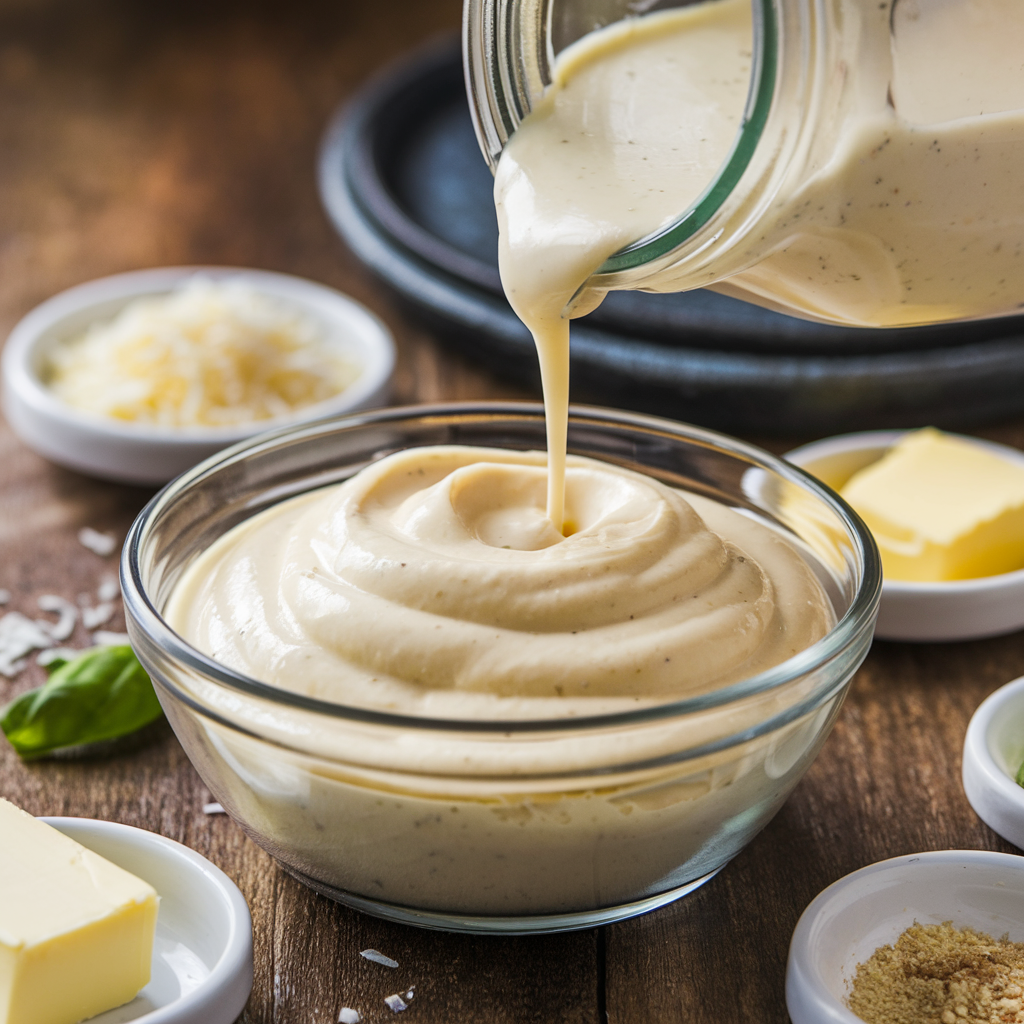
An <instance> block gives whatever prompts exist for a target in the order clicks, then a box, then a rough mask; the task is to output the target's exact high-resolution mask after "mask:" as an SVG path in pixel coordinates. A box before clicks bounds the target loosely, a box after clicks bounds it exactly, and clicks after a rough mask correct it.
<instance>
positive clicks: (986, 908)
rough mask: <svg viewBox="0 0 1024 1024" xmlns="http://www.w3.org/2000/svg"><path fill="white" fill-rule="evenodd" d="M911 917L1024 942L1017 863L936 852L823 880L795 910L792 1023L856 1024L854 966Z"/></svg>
mask: <svg viewBox="0 0 1024 1024" xmlns="http://www.w3.org/2000/svg"><path fill="white" fill-rule="evenodd" d="M915 921H916V922H918V923H920V924H942V923H943V922H945V921H952V922H953V924H954V925H955V926H956V927H958V928H974V929H976V930H977V931H981V932H986V933H987V934H989V935H1004V934H1007V933H1008V934H1009V937H1010V939H1011V940H1013V941H1015V942H1020V941H1022V940H1024V861H1021V859H1020V857H1014V856H1012V855H1011V854H1008V853H992V852H990V851H987V850H940V851H934V852H930V853H918V854H913V855H911V856H909V857H894V858H893V859H892V860H883V861H879V862H878V863H877V864H870V865H868V866H867V867H865V868H861V869H860V870H859V871H854V872H853V873H852V874H849V875H846V877H845V878H841V879H839V881H838V882H835V883H834V884H832V885H830V886H829V887H828V888H827V889H825V890H824V891H823V892H822V893H820V894H819V895H818V896H817V897H816V898H815V899H814V900H813V901H812V902H811V904H810V905H809V906H808V907H807V909H806V910H805V911H804V912H803V914H802V915H801V917H800V920H799V921H798V922H797V926H796V929H795V931H794V932H793V941H792V943H791V944H790V947H789V963H788V965H787V969H786V1007H787V1009H788V1010H789V1017H790V1020H791V1021H792V1022H793V1024H863V1021H862V1020H861V1019H860V1018H859V1017H857V1016H856V1015H855V1014H854V1013H853V1012H851V1010H850V1009H849V1008H848V1007H847V1006H846V1001H845V1000H846V997H847V995H848V993H849V989H850V985H851V983H852V981H853V978H854V975H855V973H856V968H857V965H858V964H860V963H863V962H864V961H865V960H867V959H868V958H869V957H870V956H871V954H872V953H873V952H874V951H875V950H876V949H877V948H878V947H879V946H884V945H889V944H891V943H893V942H895V940H896V939H897V938H898V937H899V936H900V935H901V934H902V933H903V931H905V930H906V929H907V928H909V927H910V926H911V925H912V924H914V922H915Z"/></svg>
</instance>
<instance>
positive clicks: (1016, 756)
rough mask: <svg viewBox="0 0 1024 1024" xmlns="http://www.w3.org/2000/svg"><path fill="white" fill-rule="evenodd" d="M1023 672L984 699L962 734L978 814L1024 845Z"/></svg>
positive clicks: (970, 795) (969, 790)
mask: <svg viewBox="0 0 1024 1024" xmlns="http://www.w3.org/2000/svg"><path fill="white" fill-rule="evenodd" d="M1022 762H1024V676H1022V677H1021V678H1020V679H1015V680H1013V682H1012V683H1007V684H1006V685H1005V686H1001V687H1000V688H999V689H998V690H996V692H995V693H993V694H991V695H990V696H989V697H987V698H986V699H985V701H984V702H983V703H982V704H981V706H980V707H979V708H978V710H977V711H975V712H974V715H973V716H972V717H971V724H970V725H969V726H968V727H967V736H966V738H965V739H964V760H963V782H964V792H965V793H966V794H967V799H968V801H969V802H970V805H971V806H972V807H973V808H974V810H975V813H977V815H978V817H979V818H981V820H982V821H983V822H985V824H986V825H988V827H989V828H991V829H992V830H993V831H994V832H997V833H998V834H999V835H1001V836H1002V837H1003V838H1004V839H1005V840H1006V841H1007V842H1009V843H1013V845H1014V846H1019V847H1020V848H1021V849H1024V788H1022V787H1021V786H1018V785H1017V782H1016V775H1017V770H1018V769H1019V768H1020V766H1021V763H1022Z"/></svg>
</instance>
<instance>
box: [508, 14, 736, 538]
mask: <svg viewBox="0 0 1024 1024" xmlns="http://www.w3.org/2000/svg"><path fill="white" fill-rule="evenodd" d="M751 47H752V29H751V19H750V0H721V2H718V3H714V4H701V5H697V6H694V7H688V8H684V9H682V10H679V11H667V12H663V13H658V14H653V15H648V16H646V17H643V18H632V19H628V20H627V21H625V22H621V23H619V24H617V25H615V26H614V27H612V28H608V29H604V30H602V31H600V32H595V33H591V34H590V35H588V36H586V37H585V38H584V39H582V40H580V41H579V42H578V43H576V44H574V45H573V46H571V47H569V49H567V50H566V51H565V52H564V53H562V54H561V55H560V56H559V59H558V61H557V63H556V65H555V69H554V83H553V85H552V86H551V88H550V89H549V90H548V92H547V94H546V95H545V97H544V99H543V100H542V101H541V102H540V103H539V104H538V105H537V107H536V108H535V109H534V110H533V111H532V112H531V113H530V115H529V117H527V118H526V119H525V120H524V121H523V123H522V124H521V125H520V126H519V128H518V129H517V130H516V132H515V134H514V135H513V136H512V138H511V139H510V140H509V142H508V145H507V146H506V147H505V150H504V152H503V153H502V155H501V160H500V161H499V163H498V169H497V173H496V176H495V181H494V203H495V208H496V210H497V214H498V225H499V229H500V235H499V267H500V270H501V280H502V284H503V286H504V288H505V294H506V295H507V296H508V300H509V302H510V303H511V304H512V308H513V309H514V310H515V311H516V313H517V314H518V315H519V317H520V318H521V319H522V321H523V322H524V323H525V324H526V326H527V327H528V328H529V329H530V331H531V332H532V333H533V337H534V340H535V341H536V344H537V353H538V355H539V357H540V368H541V380H542V384H543V387H544V413H545V417H546V419H547V430H548V456H549V459H550V464H549V473H550V479H549V482H548V504H547V508H548V515H549V517H550V519H551V521H552V522H553V523H554V524H555V527H556V528H557V529H561V528H562V526H563V522H562V515H563V512H562V508H563V505H562V502H563V497H562V495H563V490H564V485H563V479H564V471H565V445H566V424H567V421H568V405H569V321H568V319H567V317H568V315H570V310H569V307H570V305H571V307H572V309H571V315H580V314H582V313H585V312H587V311H588V309H591V308H593V306H594V305H596V304H597V302H599V301H600V299H601V297H602V296H601V295H600V294H596V295H595V294H588V293H586V291H585V289H584V285H585V282H586V281H587V279H588V278H589V277H590V275H591V274H593V272H594V271H595V270H596V269H597V268H598V267H599V266H600V265H601V264H602V263H603V262H604V261H605V260H606V259H607V258H608V257H609V256H610V255H611V254H612V253H613V252H615V251H616V250H618V249H621V248H622V247H623V246H625V245H628V244H629V243H630V242H633V241H635V240H636V239H638V238H641V237H643V236H644V235H647V234H650V233H651V232H653V231H655V230H656V229H657V228H658V227H660V226H661V225H662V224H665V223H667V222H670V221H671V220H673V219H674V218H675V217H676V216H677V215H678V214H679V212H680V211H682V210H685V209H686V208H687V207H688V206H689V205H690V204H691V203H692V202H693V201H694V200H695V199H697V197H698V196H699V195H700V193H701V192H702V191H703V189H704V188H705V187H706V186H707V184H708V183H709V182H710V180H711V179H712V177H713V176H714V172H715V171H716V170H717V168H718V167H719V166H720V165H721V163H722V162H723V161H724V160H725V158H726V156H727V155H728V153H729V149H730V147H731V146H732V143H733V139H734V138H735V136H736V132H737V130H738V129H739V127H740V124H741V121H742V117H743V107H744V103H745V101H746V96H747V90H748V87H749V81H750V62H751ZM581 289H584V291H583V293H582V294H579V295H578V294H577V293H579V292H580V291H581Z"/></svg>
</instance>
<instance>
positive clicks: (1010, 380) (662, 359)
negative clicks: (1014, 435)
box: [320, 41, 1024, 433]
mask: <svg viewBox="0 0 1024 1024" xmlns="http://www.w3.org/2000/svg"><path fill="white" fill-rule="evenodd" d="M320 190H321V195H322V197H323V201H324V204H325V206H326V208H327V211H328V213H329V215H330V217H331V219H332V221H333V222H334V224H335V226H336V227H337V229H338V231H339V233H340V234H341V236H342V238H343V239H344V240H345V241H346V242H347V243H348V245H349V246H350V248H351V249H352V250H353V251H354V252H355V253H356V255H357V256H359V257H360V259H362V260H363V261H364V262H365V263H366V264H367V265H368V266H370V267H371V268H372V269H373V270H374V271H375V272H376V273H377V274H379V275H380V277H382V278H383V279H384V280H385V281H386V282H387V283H388V284H389V285H390V286H391V287H392V288H393V289H394V290H395V291H396V292H397V293H398V295H399V296H400V297H401V298H402V300H404V302H405V303H406V304H407V306H408V307H410V308H411V309H412V310H413V311H414V312H415V313H417V314H418V315H419V317H420V318H421V319H423V320H425V321H426V322H427V323H428V325H429V326H430V327H431V328H432V329H433V330H434V331H435V332H436V333H437V334H438V336H439V337H440V338H441V339H442V340H443V341H445V342H447V343H449V344H450V345H452V346H453V347H456V348H458V349H459V350H461V351H463V352H465V353H466V354H467V355H470V356H471V357H473V358H474V359H476V360H478V361H480V362H482V363H485V364H486V365H488V366H489V367H491V368H492V369H494V370H495V371H497V372H498V373H501V374H503V375H505V376H507V377H508V378H510V379H513V380H516V381H518V382H521V383H527V384H530V385H533V386H537V383H538V379H539V377H538V371H537V360H536V356H535V354H534V351H533V344H532V341H531V339H530V336H529V334H528V333H527V331H526V329H525V328H524V327H523V325H522V324H521V323H520V321H519V320H518V318H517V317H516V316H515V314H514V313H513V312H512V310H511V308H510V307H509V306H508V304H507V303H506V302H505V299H504V297H503V296H502V294H501V284H500V282H499V280H498V269H497V237H498V232H497V225H496V223H495V218H494V207H493V203H492V200H491V175H490V173H489V171H488V169H487V166H486V164H485V163H484V160H483V157H482V156H481V155H480V151H479V150H478V148H477V144H476V139H475V137H474V135H473V127H472V123H471V121H470V116H469V110H468V107H467V104H466V95H465V87H464V84H463V79H462V64H461V58H460V54H459V49H458V45H457V43H455V42H454V41H446V42H443V43H439V44H437V45H435V46H433V47H431V48H430V49H429V50H427V51H424V52H421V53H419V54H417V55H415V56H414V57H412V58H411V59H409V60H407V61H406V62H404V63H402V64H401V65H399V66H397V67H395V68H392V69H391V70H390V71H389V72H387V73H386V74H385V75H384V76H382V77H381V78H379V79H378V80H377V81H375V82H374V83H372V84H371V85H370V86H369V87H367V88H366V89H365V90H364V91H363V92H362V93H361V94H360V95H359V96H357V97H356V99H355V100H354V101H353V102H352V103H350V104H349V105H348V106H347V107H346V108H345V109H344V110H342V111H341V112H340V113H339V114H338V115H337V117H336V118H335V120H334V121H333V122H332V124H331V126H330V128H329V129H328V132H327V135H326V137H325V140H324V144H323V149H322V152H321V157H320ZM1022 294H1024V282H1022ZM572 376H573V397H574V398H577V399H586V400H588V401H598V402H603V403H605V404H608V405H615V406H620V407H625V408H629V409H638V410H643V411H646V412H653V413H660V414H662V415H667V416H671V417H674V418H676V419H683V420H688V421H690V422H695V423H702V424H706V425H709V426H714V427H720V428H724V429H731V430H748V431H750V430H756V431H769V432H778V433H792V432H800V433H806V432H808V431H813V432H818V433H833V432H836V431H842V430H851V429H867V428H874V427H883V426H915V425H920V424H925V423H934V424H938V425H942V426H963V425H967V424H971V423H977V422H982V421H985V420H993V419H998V418H1001V417H1006V416H1010V415H1014V414H1019V413H1021V412H1024V317H1013V318H1007V319H1002V320H988V321H977V322H973V323H969V324H951V325H941V326H935V327H922V328H910V329H905V330H877V331H872V330H861V329H854V328H844V327H830V326H826V325H822V324H816V323H811V322H809V321H804V320H798V319H795V318H793V317H788V316H783V315H781V314H779V313H772V312H769V311H767V310H764V309H761V308H760V307H757V306H752V305H750V304H748V303H745V302H740V301H738V300H736V299H730V298H727V297H725V296H722V295H717V294H715V293H714V292H708V291H696V292H686V293H679V294H675V295H653V294H646V293H642V292H617V293H613V294H612V295H610V296H609V297H608V299H607V300H606V301H605V303H604V304H603V305H602V306H601V307H600V308H599V309H598V310H597V311H595V312H594V313H591V314H590V315H589V316H587V317H583V318H582V319H580V320H577V321H575V322H574V325H573V337H572Z"/></svg>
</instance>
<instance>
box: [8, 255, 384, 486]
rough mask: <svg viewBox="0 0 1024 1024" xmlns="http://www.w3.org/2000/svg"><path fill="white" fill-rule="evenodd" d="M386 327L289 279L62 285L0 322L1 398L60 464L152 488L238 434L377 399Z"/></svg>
mask: <svg viewBox="0 0 1024 1024" xmlns="http://www.w3.org/2000/svg"><path fill="white" fill-rule="evenodd" d="M394 362H395V349H394V342H393V340H392V338H391V334H390V332H389V331H388V329H387V327H385V326H384V324H383V323H382V322H381V321H380V320H379V319H378V318H377V317H376V316H374V315H373V314H372V313H371V312H369V310H367V309H366V308H364V307H363V306H361V305H360V304H359V303H357V302H355V301H354V300H353V299H350V298H349V297H347V296H345V295H343V294H341V293H340V292H337V291H335V290H334V289H332V288H328V287H326V286H324V285H320V284H316V283H314V282H312V281H307V280H304V279H302V278H298V277H291V276H288V275H285V274H275V273H270V272H267V271H260V270H242V269H236V268H231V267H163V268H158V269H154V270H142V271H136V272H134V273H128V274H119V275H116V276H114V277H107V278H102V279H100V280H97V281H90V282H88V283H87V284H83V285H79V286H78V287H75V288H71V289H69V290H68V291H65V292H61V293H60V294H59V295H56V296H54V297H53V298H51V299H49V300H48V301H46V302H44V303H43V304H42V305H40V306H37V307H36V308H35V309H34V310H32V312H30V313H29V314H28V315H27V316H26V317H25V318H24V319H23V320H21V322H20V323H18V324H17V325H16V326H15V328H14V330H13V331H12V332H11V335H10V337H9V338H8V340H7V344H6V347H5V348H4V352H3V359H2V373H3V402H4V411H5V413H6V416H7V419H8V422H9V423H10V425H11V427H12V429H13V430H14V431H15V433H17V434H18V436H19V437H20V438H21V439H22V440H23V441H24V442H25V443H26V444H27V445H29V446H30V447H32V448H34V449H35V450H36V451H38V452H39V453H40V454H41V455H43V456H45V457H46V458H48V459H50V460H51V461H53V462H56V463H58V464H60V465H63V466H67V467H69V468H71V469H75V470H78V471H80V472H83V473H88V474H90V475H93V476H99V477H103V478H105V479H111V480H119V481H124V482H129V483H143V484H157V483H164V482H166V481H167V480H170V479H171V478H172V477H174V476H177V475H178V474H179V473H181V472H183V471H184V470H186V469H188V468H190V467H191V466H193V465H195V464H196V463H197V462H199V461H201V460H202V459H205V458H207V457H208V456H209V455H212V454H213V453H214V452H217V451H219V450H220V449H222V448H225V447H227V446H228V445H231V444H234V443H236V442H237V441H241V440H244V439H245V438H248V437H251V436H253V435H254V434H257V433H261V432H262V431H264V430H268V429H271V428H273V427H277V426H280V425H282V424H285V423H291V422H295V421H299V420H312V419H317V418H319V417H322V416H333V415H338V414H340V413H345V412H352V411H355V410H357V409H366V408H372V407H374V406H377V405H381V404H383V403H384V402H385V401H386V398H387V390H388V384H389V381H390V378H391V374H392V371H393V369H394Z"/></svg>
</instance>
